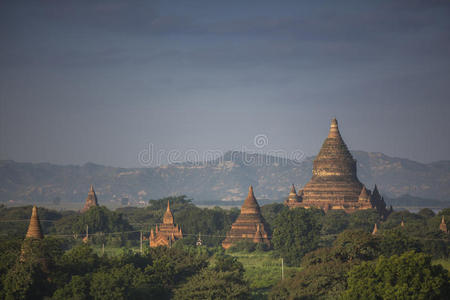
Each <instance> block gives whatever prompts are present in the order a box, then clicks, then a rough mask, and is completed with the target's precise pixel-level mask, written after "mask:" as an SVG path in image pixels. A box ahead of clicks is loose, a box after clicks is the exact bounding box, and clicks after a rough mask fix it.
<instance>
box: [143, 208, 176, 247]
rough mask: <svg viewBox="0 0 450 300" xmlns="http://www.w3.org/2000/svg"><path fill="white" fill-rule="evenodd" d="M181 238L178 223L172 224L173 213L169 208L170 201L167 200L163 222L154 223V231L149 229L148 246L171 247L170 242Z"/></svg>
mask: <svg viewBox="0 0 450 300" xmlns="http://www.w3.org/2000/svg"><path fill="white" fill-rule="evenodd" d="M182 238H183V233H182V231H181V228H180V227H179V226H178V225H175V224H174V220H173V214H172V211H171V210H170V202H169V201H167V209H166V212H165V213H164V216H163V223H162V224H159V226H158V225H156V228H155V231H153V229H152V230H150V238H149V246H150V247H158V246H166V247H171V246H172V243H173V242H175V241H176V240H178V239H182Z"/></svg>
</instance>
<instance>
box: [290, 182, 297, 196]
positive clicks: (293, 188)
mask: <svg viewBox="0 0 450 300" xmlns="http://www.w3.org/2000/svg"><path fill="white" fill-rule="evenodd" d="M290 193H294V194H296V195H297V192H296V191H295V186H294V184H292V186H291V191H290Z"/></svg>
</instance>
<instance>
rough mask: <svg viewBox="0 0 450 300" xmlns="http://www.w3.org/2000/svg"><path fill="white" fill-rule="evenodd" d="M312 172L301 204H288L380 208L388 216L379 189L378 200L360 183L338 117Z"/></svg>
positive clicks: (300, 199)
mask: <svg viewBox="0 0 450 300" xmlns="http://www.w3.org/2000/svg"><path fill="white" fill-rule="evenodd" d="M312 173H313V176H312V178H311V180H310V181H309V182H308V183H307V184H306V185H305V187H304V188H303V190H301V193H302V194H301V196H299V197H298V201H297V202H296V201H287V202H286V205H288V206H289V207H291V208H292V207H305V208H309V207H317V208H321V209H323V210H325V211H327V210H329V209H343V210H345V211H346V212H353V211H356V210H361V209H369V208H377V209H378V210H379V211H380V215H384V214H385V213H386V209H385V208H386V204H385V203H384V200H383V199H382V198H381V196H379V193H378V190H377V195H376V197H372V194H371V192H370V190H368V189H366V187H365V186H364V185H363V184H362V183H361V182H360V181H359V180H358V177H357V175H356V160H354V159H353V157H352V155H351V153H350V151H349V150H348V148H347V145H346V144H345V143H344V140H343V139H342V136H341V134H340V132H339V128H338V123H337V120H336V119H335V118H333V119H332V120H331V126H330V131H329V133H328V136H327V138H326V139H325V141H324V142H323V144H322V148H321V149H320V151H319V154H318V155H317V156H316V158H315V159H314V162H313V171H312ZM375 189H376V187H375Z"/></svg>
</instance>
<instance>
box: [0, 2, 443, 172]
mask: <svg viewBox="0 0 450 300" xmlns="http://www.w3.org/2000/svg"><path fill="white" fill-rule="evenodd" d="M332 117H336V118H337V119H338V121H339V126H340V129H341V133H342V135H343V138H344V140H345V141H346V143H347V145H348V147H349V148H350V149H352V150H364V151H370V152H383V153H385V154H386V155H389V156H395V157H402V158H409V159H412V160H417V161H420V162H426V163H428V162H432V161H437V160H449V159H450V138H449V133H448V131H449V129H448V128H449V125H450V122H449V118H450V1H429V0H427V1H425V0H424V1H419V0H404V1H397V0H391V1H361V0H358V1H212V0H209V1H115V0H111V1H93V0H90V1H69V0H67V1H56V0H47V1H1V2H0V159H12V160H16V161H22V162H51V163H57V164H84V163H86V162H94V163H98V164H105V165H110V166H120V167H138V166H148V165H157V164H164V163H167V162H174V161H175V162H176V161H177V160H180V161H182V160H183V159H187V160H189V159H190V158H191V159H192V157H193V156H192V155H191V154H192V153H199V154H198V158H199V159H200V160H201V159H203V158H204V153H207V152H211V151H213V152H214V151H216V152H215V153H218V152H220V151H222V152H224V151H227V150H244V151H260V152H267V153H269V152H271V151H272V152H273V151H278V153H281V152H282V153H284V154H285V155H287V156H290V155H291V154H292V153H297V154H298V153H301V154H303V155H304V156H311V155H315V154H316V153H317V152H318V151H319V149H320V146H321V144H322V142H323V140H324V139H325V137H326V136H327V133H328V128H329V124H330V120H331V118H332ZM258 137H263V138H264V139H263V144H262V145H261V144H259V145H255V141H256V138H258ZM280 151H281V152H280ZM147 152H148V153H150V152H151V153H153V154H152V158H155V157H160V158H157V159H143V157H144V156H145V155H143V154H145V153H147ZM155 153H159V154H160V155H156V154H155ZM171 153H172V154H173V153H176V155H175V156H176V157H175V158H173V157H172V158H171V157H170V155H171ZM172 156H174V155H172ZM194 156H195V155H194ZM168 157H169V158H168Z"/></svg>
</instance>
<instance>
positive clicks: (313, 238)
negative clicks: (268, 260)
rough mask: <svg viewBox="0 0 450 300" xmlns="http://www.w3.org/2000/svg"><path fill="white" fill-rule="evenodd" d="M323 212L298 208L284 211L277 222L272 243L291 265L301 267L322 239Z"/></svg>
mask: <svg viewBox="0 0 450 300" xmlns="http://www.w3.org/2000/svg"><path fill="white" fill-rule="evenodd" d="M322 215H323V213H322V211H320V210H316V209H304V208H296V209H290V210H285V211H282V212H281V213H280V214H279V215H278V217H277V218H276V220H275V229H274V231H273V236H272V243H273V247H274V249H275V251H276V252H277V253H278V255H280V256H281V257H283V258H284V260H285V262H286V263H287V264H289V265H299V264H300V260H301V258H302V257H303V255H305V254H306V253H307V252H309V251H311V250H313V249H315V248H316V247H317V245H318V243H319V238H320V224H319V220H318V219H319V218H320V217H321V216H322Z"/></svg>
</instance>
